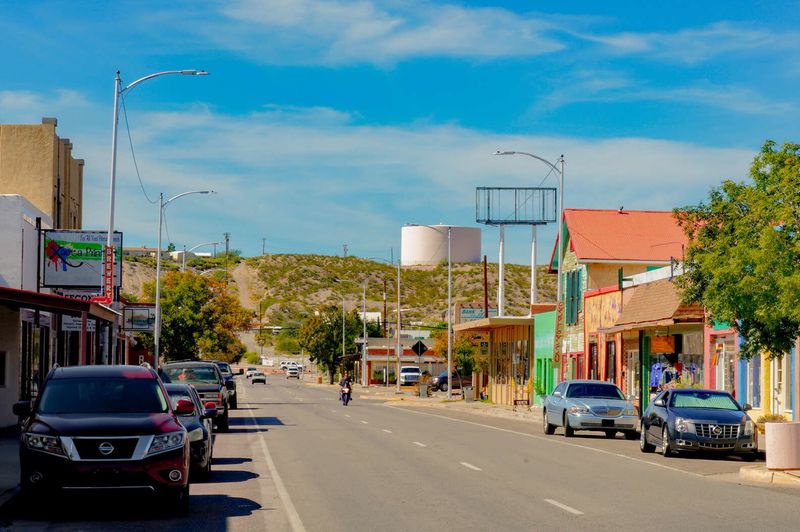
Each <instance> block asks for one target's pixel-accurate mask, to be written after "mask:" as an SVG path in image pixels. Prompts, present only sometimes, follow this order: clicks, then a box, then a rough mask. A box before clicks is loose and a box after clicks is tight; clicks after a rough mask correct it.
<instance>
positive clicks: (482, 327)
mask: <svg viewBox="0 0 800 532" xmlns="http://www.w3.org/2000/svg"><path fill="white" fill-rule="evenodd" d="M533 322H534V320H533V318H532V317H530V316H496V317H489V318H483V319H480V320H473V321H467V322H464V323H459V324H458V325H455V326H453V330H454V331H456V332H465V331H471V332H478V331H489V330H491V329H497V328H499V327H512V326H515V325H531V326H532V325H533Z"/></svg>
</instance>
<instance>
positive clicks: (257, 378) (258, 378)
mask: <svg viewBox="0 0 800 532" xmlns="http://www.w3.org/2000/svg"><path fill="white" fill-rule="evenodd" d="M250 382H251V383H253V384H255V383H257V382H260V383H261V384H266V383H267V376H266V375H264V374H263V373H262V372H260V371H256V372H255V373H253V376H252V377H250Z"/></svg>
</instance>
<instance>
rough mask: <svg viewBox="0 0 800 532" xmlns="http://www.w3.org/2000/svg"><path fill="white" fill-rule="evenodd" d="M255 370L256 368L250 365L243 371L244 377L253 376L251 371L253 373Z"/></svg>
mask: <svg viewBox="0 0 800 532" xmlns="http://www.w3.org/2000/svg"><path fill="white" fill-rule="evenodd" d="M256 371H258V368H254V367H252V366H251V367H249V368H247V371H245V372H244V377H245V378H246V379H249V378H250V377H252V376H253V373H255V372H256Z"/></svg>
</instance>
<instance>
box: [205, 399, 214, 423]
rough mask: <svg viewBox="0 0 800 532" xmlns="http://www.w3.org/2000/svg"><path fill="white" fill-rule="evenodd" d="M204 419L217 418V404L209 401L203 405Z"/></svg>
mask: <svg viewBox="0 0 800 532" xmlns="http://www.w3.org/2000/svg"><path fill="white" fill-rule="evenodd" d="M203 417H205V418H209V419H214V418H215V417H217V403H215V402H213V401H209V402H207V403H206V404H205V405H203Z"/></svg>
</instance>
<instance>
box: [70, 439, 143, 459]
mask: <svg viewBox="0 0 800 532" xmlns="http://www.w3.org/2000/svg"><path fill="white" fill-rule="evenodd" d="M72 441H73V443H74V444H75V450H77V451H78V456H80V459H81V460H128V459H130V458H131V457H132V456H133V452H134V450H136V444H138V443H139V438H138V437H134V438H108V439H104V438H73V440H72ZM101 449H102V450H105V451H106V453H103V451H102V450H101Z"/></svg>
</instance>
